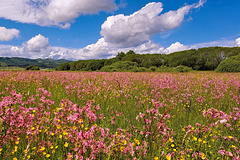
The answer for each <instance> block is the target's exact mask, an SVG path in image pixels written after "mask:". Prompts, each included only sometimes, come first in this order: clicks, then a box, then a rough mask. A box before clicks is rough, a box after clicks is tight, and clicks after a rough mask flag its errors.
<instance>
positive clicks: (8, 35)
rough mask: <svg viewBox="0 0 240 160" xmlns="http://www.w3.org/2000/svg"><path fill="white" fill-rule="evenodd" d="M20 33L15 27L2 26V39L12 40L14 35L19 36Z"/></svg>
mask: <svg viewBox="0 0 240 160" xmlns="http://www.w3.org/2000/svg"><path fill="white" fill-rule="evenodd" d="M19 33H20V31H19V30H17V29H14V28H13V29H7V28H5V27H0V41H11V40H12V39H13V38H14V37H18V36H19Z"/></svg>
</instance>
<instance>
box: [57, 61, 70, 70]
mask: <svg viewBox="0 0 240 160" xmlns="http://www.w3.org/2000/svg"><path fill="white" fill-rule="evenodd" d="M56 70H57V71H68V70H70V64H69V63H67V62H64V63H62V64H60V66H58V67H57V68H56Z"/></svg>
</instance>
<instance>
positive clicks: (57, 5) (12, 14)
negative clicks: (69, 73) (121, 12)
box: [0, 0, 117, 28]
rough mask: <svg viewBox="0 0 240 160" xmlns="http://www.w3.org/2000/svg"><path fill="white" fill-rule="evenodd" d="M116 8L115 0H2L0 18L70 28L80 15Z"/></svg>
mask: <svg viewBox="0 0 240 160" xmlns="http://www.w3.org/2000/svg"><path fill="white" fill-rule="evenodd" d="M116 9H117V5H116V4H115V3H114V0H1V5H0V18H5V19H10V20H13V21H17V22H22V23H34V24H37V25H40V26H50V25H57V26H59V27H62V28H68V27H70V22H72V21H73V20H74V19H75V18H77V17H78V16H80V15H85V14H95V13H98V12H99V11H113V10H116Z"/></svg>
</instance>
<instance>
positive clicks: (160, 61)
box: [57, 47, 240, 72]
mask: <svg viewBox="0 0 240 160" xmlns="http://www.w3.org/2000/svg"><path fill="white" fill-rule="evenodd" d="M219 65H220V66H219ZM175 68H178V69H179V68H180V69H182V68H186V69H187V70H189V69H193V70H203V71H206V70H218V71H220V70H219V68H221V71H226V72H236V71H238V70H239V71H240V47H233V48H229V47H208V48H199V49H191V50H186V51H181V52H175V53H171V54H167V55H166V54H136V53H134V52H133V51H131V50H130V51H128V52H127V53H124V52H120V53H118V54H117V56H116V57H114V58H111V59H100V60H79V61H75V62H70V63H63V64H61V65H60V66H59V67H58V68H57V70H72V71H77V70H79V71H105V72H106V71H141V72H142V71H156V70H158V69H160V70H161V69H166V70H168V69H175Z"/></svg>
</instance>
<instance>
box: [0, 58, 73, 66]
mask: <svg viewBox="0 0 240 160" xmlns="http://www.w3.org/2000/svg"><path fill="white" fill-rule="evenodd" d="M64 62H68V63H69V62H71V61H68V60H63V59H61V60H53V59H28V58H19V57H12V58H8V57H0V67H23V68H25V67H27V66H29V65H32V66H38V67H40V68H56V67H58V66H59V65H60V64H61V63H64Z"/></svg>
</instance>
